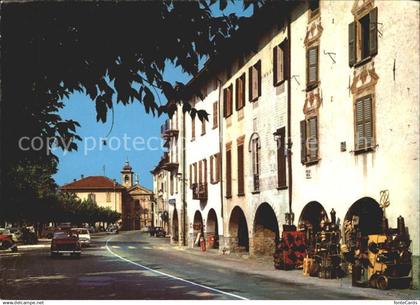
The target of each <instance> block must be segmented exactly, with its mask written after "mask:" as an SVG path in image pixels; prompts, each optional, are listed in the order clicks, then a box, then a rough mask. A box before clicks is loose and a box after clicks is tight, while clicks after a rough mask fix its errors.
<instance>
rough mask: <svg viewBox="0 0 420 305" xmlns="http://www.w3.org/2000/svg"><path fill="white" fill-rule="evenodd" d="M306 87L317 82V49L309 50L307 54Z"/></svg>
mask: <svg viewBox="0 0 420 305" xmlns="http://www.w3.org/2000/svg"><path fill="white" fill-rule="evenodd" d="M307 69H308V70H307V73H308V75H307V77H308V85H309V84H313V83H316V82H317V81H318V47H314V48H310V49H309V50H308V53H307Z"/></svg>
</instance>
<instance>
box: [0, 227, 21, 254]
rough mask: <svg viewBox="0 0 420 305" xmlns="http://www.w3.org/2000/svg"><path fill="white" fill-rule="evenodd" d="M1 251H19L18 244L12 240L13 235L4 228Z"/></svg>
mask: <svg viewBox="0 0 420 305" xmlns="http://www.w3.org/2000/svg"><path fill="white" fill-rule="evenodd" d="M0 250H10V251H12V252H17V250H18V248H17V246H16V243H15V242H14V241H13V239H12V234H10V231H9V230H7V229H4V228H0Z"/></svg>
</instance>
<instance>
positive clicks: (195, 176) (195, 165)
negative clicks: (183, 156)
mask: <svg viewBox="0 0 420 305" xmlns="http://www.w3.org/2000/svg"><path fill="white" fill-rule="evenodd" d="M194 183H197V163H194Z"/></svg>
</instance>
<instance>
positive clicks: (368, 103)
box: [364, 96, 372, 147]
mask: <svg viewBox="0 0 420 305" xmlns="http://www.w3.org/2000/svg"><path fill="white" fill-rule="evenodd" d="M364 127H365V130H364V131H365V134H364V136H365V138H366V147H370V146H372V99H371V97H370V96H368V97H367V98H365V101H364Z"/></svg>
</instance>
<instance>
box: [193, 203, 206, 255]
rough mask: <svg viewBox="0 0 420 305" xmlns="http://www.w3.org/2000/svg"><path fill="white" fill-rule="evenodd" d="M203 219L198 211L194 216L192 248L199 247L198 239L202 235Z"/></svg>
mask: <svg viewBox="0 0 420 305" xmlns="http://www.w3.org/2000/svg"><path fill="white" fill-rule="evenodd" d="M203 230H204V228H203V217H202V216H201V212H200V211H196V212H195V214H194V222H193V232H194V246H197V247H198V246H199V245H200V237H201V236H202V235H203Z"/></svg>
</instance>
